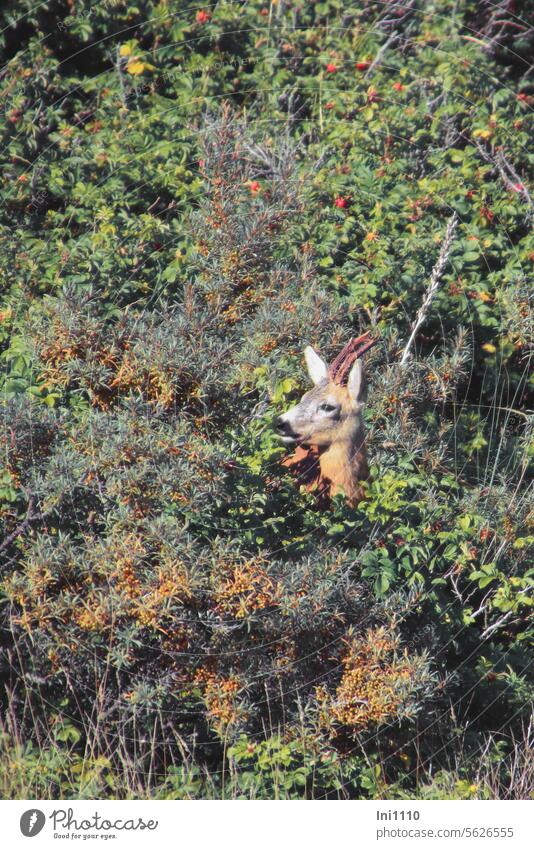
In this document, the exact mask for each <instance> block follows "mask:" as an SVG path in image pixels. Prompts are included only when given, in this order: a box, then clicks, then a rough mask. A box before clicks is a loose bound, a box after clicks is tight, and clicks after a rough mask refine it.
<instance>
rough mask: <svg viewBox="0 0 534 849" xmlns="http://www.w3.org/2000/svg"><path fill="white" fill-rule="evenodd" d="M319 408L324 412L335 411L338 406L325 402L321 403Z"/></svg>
mask: <svg viewBox="0 0 534 849" xmlns="http://www.w3.org/2000/svg"><path fill="white" fill-rule="evenodd" d="M319 409H320V410H322V411H323V412H324V413H333V412H334V410H336V409H337V407H335V406H334V404H326V403H325V404H320V405H319Z"/></svg>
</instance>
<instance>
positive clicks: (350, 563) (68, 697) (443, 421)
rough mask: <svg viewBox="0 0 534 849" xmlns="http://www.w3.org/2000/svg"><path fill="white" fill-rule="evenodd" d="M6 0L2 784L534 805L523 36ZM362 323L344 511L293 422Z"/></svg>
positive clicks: (236, 10) (325, 14) (0, 314)
mask: <svg viewBox="0 0 534 849" xmlns="http://www.w3.org/2000/svg"><path fill="white" fill-rule="evenodd" d="M12 5H13V9H12V10H11V11H10V10H9V6H8V9H7V11H3V12H2V13H0V20H2V22H3V24H4V25H5V26H7V27H8V32H10V35H11V36H12V37H11V38H10V40H9V41H7V40H6V42H5V44H4V51H5V59H6V60H7V64H6V69H5V73H4V75H3V77H2V79H1V81H0V85H1V87H2V94H3V99H4V103H5V104H6V105H5V109H4V112H3V113H2V115H1V116H0V131H1V133H2V142H3V145H4V158H3V163H2V171H3V176H4V184H5V204H4V207H3V209H2V211H1V212H0V241H1V247H2V250H1V251H0V273H1V275H2V278H1V279H2V304H1V311H0V318H1V322H0V344H1V346H2V353H1V356H2V362H3V366H4V369H3V374H2V385H3V404H4V407H3V412H4V415H3V423H2V424H3V427H2V435H1V438H2V446H3V457H4V468H3V471H2V477H1V480H0V521H1V524H2V530H3V532H4V542H3V543H1V544H0V545H1V548H0V555H1V557H2V559H3V566H2V601H3V605H2V617H3V625H2V627H3V638H2V642H3V650H2V668H1V674H2V678H3V682H4V695H5V701H6V725H5V733H4V736H3V737H2V746H3V747H4V749H5V752H6V758H7V760H8V761H9V762H11V760H10V759H14V762H16V763H17V764H18V766H17V770H18V772H17V775H19V779H17V781H16V782H14V784H13V785H12V789H11V790H10V789H9V787H6V788H5V795H10V793H11V794H13V795H28V790H31V791H32V793H34V794H35V795H39V794H43V795H58V794H63V795H66V796H69V797H76V796H77V795H82V796H87V797H89V796H91V795H96V796H98V795H104V794H108V795H130V796H131V795H151V794H154V795H157V796H160V797H171V796H173V795H174V796H177V797H180V798H190V797H194V798H197V797H203V796H210V797H212V796H220V795H221V794H225V793H226V794H227V795H230V796H234V797H239V798H248V797H257V798H270V797H273V796H281V797H284V798H286V797H287V798H299V797H306V798H310V797H313V796H330V795H334V796H341V797H346V796H350V795H353V796H362V795H368V796H371V797H380V796H387V795H388V793H389V794H390V795H402V794H405V795H410V794H414V793H419V792H420V793H421V794H422V795H423V796H425V795H426V796H432V795H433V794H437V795H439V794H440V793H442V794H443V795H447V794H448V795H450V796H451V797H461V798H470V797H471V796H473V795H476V794H477V793H478V790H477V788H479V789H480V788H484V789H480V795H481V796H482V797H489V796H491V795H499V794H501V793H502V795H507V796H510V797H513V796H514V793H515V794H516V795H519V796H525V795H528V793H529V792H530V790H529V789H528V788H530V787H531V778H530V777H529V776H530V773H529V771H528V770H529V767H528V764H526V762H523V761H521V758H520V756H519V755H518V749H517V746H516V747H515V748H514V745H513V744H510V745H509V748H508V749H506V744H503V743H502V742H501V739H500V735H507V736H508V740H509V741H512V740H514V739H516V738H518V737H519V734H520V729H521V728H522V726H523V725H524V723H526V722H528V715H529V711H530V705H531V702H532V695H533V688H532V675H531V656H530V654H529V649H530V647H531V641H532V622H531V618H530V617H529V614H530V612H531V608H532V586H533V571H532V569H531V568H530V565H529V556H530V555H531V551H532V542H533V541H534V531H533V529H532V508H531V503H530V502H529V495H530V492H531V466H529V461H531V458H532V414H531V412H530V409H531V395H529V392H531V389H532V376H531V372H530V368H529V367H530V362H531V357H532V317H531V315H532V314H531V303H530V301H531V295H530V292H529V289H528V285H527V281H528V274H529V272H531V269H532V261H533V259H534V244H533V240H532V232H531V224H532V214H533V201H532V196H531V193H530V190H529V185H528V175H529V168H530V166H531V164H532V155H531V154H529V153H528V140H529V136H530V135H531V133H532V117H531V115H532V110H531V107H532V103H534V90H533V89H532V85H531V83H530V82H529V77H528V75H527V74H526V73H525V71H526V65H525V61H524V60H523V59H522V56H523V53H522V50H524V49H525V48H524V47H521V46H520V45H519V46H518V45H517V44H516V39H515V36H514V34H513V32H512V30H513V27H508V28H507V27H505V28H504V30H503V31H502V38H501V40H500V41H499V43H498V45H497V44H496V42H495V43H494V42H491V44H492V45H493V47H492V49H491V50H490V49H485V46H484V45H485V42H484V39H485V38H488V39H489V38H493V36H492V35H491V32H493V30H492V27H494V23H495V22H494V21H493V22H492V20H493V19H492V20H489V21H488V20H487V19H486V18H485V17H484V14H485V13H484V8H485V7H484V4H479V5H476V4H473V3H468V2H466V3H460V4H457V5H456V7H455V10H454V11H453V12H451V9H450V4H448V3H446V2H441V0H436V2H434V3H432V4H430V5H429V4H419V3H406V4H396V7H395V8H396V12H395V14H394V16H393V12H392V11H391V10H389V9H388V8H386V6H384V4H379V3H372V2H369V3H364V4H357V5H354V6H349V7H347V6H346V4H341V3H340V2H337V0H332V2H326V3H315V4H302V5H298V4H293V3H279V4H277V5H276V8H275V7H274V6H273V7H270V9H269V8H267V7H264V6H263V4H261V3H259V2H249V3H246V4H243V3H239V2H227V3H222V4H218V5H217V8H216V9H213V10H211V9H208V8H207V7H206V9H205V10H200V11H201V12H202V13H203V14H200V13H199V9H198V6H197V5H195V4H189V3H179V4H177V3H174V2H168V3H153V2H146V3H139V4H137V6H136V7H133V6H131V7H130V6H129V4H128V3H122V2H114V0H98V2H96V3H92V4H85V3H81V2H79V3H78V2H74V3H71V4H69V5H67V4H63V3H60V2H55V0H49V2H47V3H44V4H40V6H39V8H38V10H35V9H34V5H33V4H28V8H27V10H26V12H27V14H24V12H23V10H22V6H24V4H17V6H16V10H15V5H14V4H12ZM504 5H506V4H500V6H504ZM397 7H398V8H397ZM521 26H523V24H521ZM521 32H523V34H524V33H526V35H525V34H524V38H526V39H528V38H530V37H531V33H530V30H528V25H525V29H524V30H521ZM494 41H495V40H494ZM497 48H498V49H497ZM453 212H455V213H456V215H457V216H458V222H459V223H458V226H457V230H456V237H455V240H454V242H453V245H452V250H451V252H450V255H449V256H448V258H447V264H446V267H445V270H444V272H443V275H442V279H440V286H439V291H438V293H437V295H436V298H435V300H434V301H433V303H432V305H431V308H430V311H429V313H428V315H427V317H426V320H425V322H424V324H423V326H422V328H421V330H420V332H419V333H418V335H417V339H416V345H415V348H414V349H413V351H412V356H411V359H410V364H409V367H408V368H401V366H400V365H399V361H400V355H401V353H402V351H403V348H404V346H405V344H406V341H407V339H408V337H409V335H410V329H411V323H412V322H413V320H414V318H415V315H416V313H417V311H418V309H419V308H420V305H421V302H422V299H423V297H424V293H425V290H426V287H427V286H428V279H429V276H430V273H431V270H432V268H433V266H434V264H435V262H436V259H437V256H438V254H439V250H440V246H441V244H442V242H443V238H444V234H445V231H446V227H447V222H448V221H449V220H450V217H451V214H452V213H453ZM368 328H370V329H372V330H373V332H374V334H375V336H377V337H378V338H379V340H380V341H379V344H378V345H377V346H375V348H374V349H373V351H372V353H371V354H369V356H368V361H367V373H368V377H369V383H370V389H369V403H368V406H367V408H366V414H365V415H366V420H367V429H368V434H369V453H370V459H371V464H372V478H371V481H370V482H369V484H368V486H367V490H366V498H365V499H364V501H363V502H362V503H361V504H360V505H359V506H358V508H357V509H354V508H349V507H348V506H347V505H346V504H345V502H344V500H343V498H342V497H337V498H336V499H334V503H333V504H332V506H331V508H330V509H329V510H328V511H319V510H318V508H317V504H316V503H315V501H314V499H313V497H312V496H311V495H310V494H309V493H307V492H306V491H305V490H304V488H303V489H302V491H301V490H300V489H299V487H298V485H297V484H296V483H295V481H294V480H293V479H292V478H291V477H290V476H289V475H288V474H287V472H286V471H285V470H284V467H283V466H282V465H281V463H280V460H281V459H283V457H284V449H283V448H282V447H281V446H280V445H279V443H278V442H277V441H276V439H275V436H274V434H273V432H272V429H271V419H272V417H273V416H274V415H275V414H276V413H278V412H280V410H281V409H282V408H283V407H284V406H286V405H288V404H290V403H291V402H292V400H294V399H295V398H297V397H298V395H299V394H300V393H301V392H302V391H303V389H304V388H305V387H306V380H307V379H306V377H305V375H304V371H303V367H302V362H301V352H302V349H303V347H304V345H305V344H308V343H312V344H314V346H315V347H317V348H318V349H320V350H321V352H322V353H323V354H324V355H325V356H326V357H332V356H333V355H334V354H335V353H336V352H337V351H338V350H339V348H340V346H341V345H342V344H343V343H344V342H345V341H346V340H347V339H348V338H349V337H350V336H351V335H356V334H357V333H359V332H362V331H363V330H365V329H368ZM8 702H9V705H8ZM488 741H489V742H488ZM37 751H41V752H42V753H43V758H44V761H43V762H44V763H45V766H46V769H45V773H46V774H45V775H44V774H41V777H40V778H39V779H37V778H36V777H35V771H34V769H33V764H34V759H35V757H36V755H35V753H36V752H37ZM482 751H485V752H486V755H487V764H488V768H487V770H486V772H483V777H480V776H481V775H482V772H481V771H480V769H479V766H480V765H479V764H478V766H476V765H477V758H478V757H479V755H480V752H482ZM362 753H363V754H362ZM507 758H508V759H510V760H509V761H507ZM492 759H493V760H492ZM498 759H499V761H500V762H501V763H502V769H500V768H499V770H500V771H499V770H496V769H495V768H494V767H493V764H495V763H496V762H497V760H498ZM430 760H432V764H433V769H434V773H435V772H436V770H437V769H440V770H441V773H440V775H441V778H439V777H438V778H435V779H432V778H431V776H430V773H429V771H428V766H429V762H430ZM512 762H513V766H511V765H510V764H512ZM477 769H478V772H477ZM507 770H508V771H507ZM225 771H228V778H227V783H226V784H225V780H224V775H225ZM519 774H521V778H520V779H518V778H517V776H518V775H519ZM43 775H44V777H43ZM221 776H222V777H223V778H221ZM477 776H478V778H477ZM512 778H513V780H512ZM510 782H512V784H513V786H515V787H516V790H515V791H514V789H513V787H512V788H511V789H510ZM472 786H475V790H470V789H469V788H471V787H472ZM505 787H506V788H507V789H506V790H503V789H502V788H505ZM225 788H226V789H225ZM440 788H441V789H440ZM499 788H501V789H499Z"/></svg>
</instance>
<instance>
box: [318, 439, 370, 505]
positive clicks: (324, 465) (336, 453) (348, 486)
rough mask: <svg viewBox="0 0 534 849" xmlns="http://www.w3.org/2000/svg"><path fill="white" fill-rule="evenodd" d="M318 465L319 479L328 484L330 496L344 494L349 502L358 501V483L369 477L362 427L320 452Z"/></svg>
mask: <svg viewBox="0 0 534 849" xmlns="http://www.w3.org/2000/svg"><path fill="white" fill-rule="evenodd" d="M319 465H320V469H321V478H322V479H323V480H324V481H325V483H326V482H328V484H329V488H330V495H331V496H332V495H337V494H338V493H339V492H344V493H345V495H346V496H347V498H348V499H349V501H352V502H357V501H359V500H360V499H361V497H362V488H361V486H359V485H358V483H359V481H362V480H366V479H367V478H368V477H369V469H368V466H367V455H366V451H365V433H364V429H363V427H360V428H359V429H358V430H357V431H356V433H354V434H352V435H351V436H349V437H347V438H346V439H342V440H338V441H336V442H334V443H332V445H330V446H329V447H328V448H326V449H324V450H323V451H321V454H320V457H319Z"/></svg>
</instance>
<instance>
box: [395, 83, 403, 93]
mask: <svg viewBox="0 0 534 849" xmlns="http://www.w3.org/2000/svg"><path fill="white" fill-rule="evenodd" d="M393 88H394V89H395V91H404V86H403V84H402V83H393Z"/></svg>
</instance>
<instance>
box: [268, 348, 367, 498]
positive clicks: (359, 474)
mask: <svg viewBox="0 0 534 849" xmlns="http://www.w3.org/2000/svg"><path fill="white" fill-rule="evenodd" d="M368 337H369V333H364V334H363V336H359V337H358V338H357V339H351V341H350V342H349V343H348V344H347V345H345V347H344V348H343V350H342V351H341V353H340V354H339V355H338V356H337V357H336V359H335V360H334V361H333V363H332V364H331V366H330V368H328V366H327V365H326V363H325V362H324V360H323V359H321V357H320V356H319V355H318V354H316V352H315V351H314V350H313V348H311V347H307V348H306V350H305V352H304V356H305V359H306V365H307V366H308V373H309V375H310V377H311V379H312V381H313V383H314V384H315V386H314V388H313V389H311V390H310V391H309V392H306V394H305V395H303V396H302V398H301V399H300V401H299V403H298V404H297V405H296V406H295V407H292V408H291V409H290V410H288V411H287V412H286V413H283V414H282V415H281V416H278V418H276V419H275V423H274V426H275V430H276V432H277V434H278V436H279V437H280V438H281V439H282V441H283V442H285V443H286V444H288V445H295V446H296V449H295V452H294V453H293V454H292V455H291V457H288V458H287V459H286V460H284V461H283V465H285V466H288V467H289V468H291V470H292V471H293V472H296V473H297V475H298V478H299V479H300V482H301V483H303V484H305V485H306V487H307V489H309V490H313V491H315V492H316V494H317V496H318V499H319V503H320V504H321V505H323V506H324V505H325V504H327V503H328V502H329V500H330V498H331V497H332V496H333V495H336V494H337V493H339V492H343V493H344V494H345V496H346V498H347V500H348V501H349V503H350V504H357V503H358V502H359V501H361V499H362V497H363V487H362V486H361V483H360V482H361V481H364V480H366V479H367V478H368V477H369V468H368V465H367V455H366V451H365V431H364V424H363V416H362V410H363V405H364V403H365V398H366V386H365V377H364V373H363V365H362V361H361V359H360V357H361V356H362V354H364V353H365V352H366V351H367V350H369V348H370V347H371V346H372V345H374V344H375V341H376V340H370V339H369V338H368ZM362 343H364V344H363V345H362Z"/></svg>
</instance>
